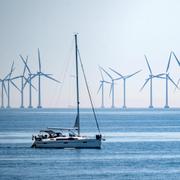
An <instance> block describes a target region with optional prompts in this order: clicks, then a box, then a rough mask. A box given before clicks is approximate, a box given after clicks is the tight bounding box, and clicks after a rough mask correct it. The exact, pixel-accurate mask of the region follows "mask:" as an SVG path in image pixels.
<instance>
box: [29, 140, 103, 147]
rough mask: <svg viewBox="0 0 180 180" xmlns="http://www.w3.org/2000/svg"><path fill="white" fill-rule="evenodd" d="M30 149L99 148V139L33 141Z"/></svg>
mask: <svg viewBox="0 0 180 180" xmlns="http://www.w3.org/2000/svg"><path fill="white" fill-rule="evenodd" d="M32 147H35V148H96V149H100V148H101V139H95V138H82V139H73V140H57V139H46V140H41V141H38V140H35V141H34V143H33V145H32Z"/></svg>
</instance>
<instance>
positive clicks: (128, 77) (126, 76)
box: [126, 70, 142, 78]
mask: <svg viewBox="0 0 180 180" xmlns="http://www.w3.org/2000/svg"><path fill="white" fill-rule="evenodd" d="M141 71H142V70H139V71H136V72H135V73H133V74H131V75H128V76H126V78H130V77H132V76H134V75H135V74H137V73H139V72H141Z"/></svg>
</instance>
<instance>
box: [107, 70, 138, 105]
mask: <svg viewBox="0 0 180 180" xmlns="http://www.w3.org/2000/svg"><path fill="white" fill-rule="evenodd" d="M109 69H110V70H111V71H113V72H114V73H116V74H117V75H119V76H120V78H119V79H123V108H126V80H127V79H128V78H130V77H132V76H134V75H136V74H137V73H139V72H140V71H141V70H139V71H137V72H135V73H133V74H130V75H126V76H123V75H122V74H120V73H119V72H117V71H115V70H114V69H112V68H109Z"/></svg>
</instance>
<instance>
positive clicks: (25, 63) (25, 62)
mask: <svg viewBox="0 0 180 180" xmlns="http://www.w3.org/2000/svg"><path fill="white" fill-rule="evenodd" d="M19 56H20V58H21V60H22V61H23V63H24V65H25V66H26V68H27V70H28V72H29V73H30V74H31V71H30V68H29V66H28V65H27V60H28V56H26V61H25V60H24V58H23V57H22V55H21V54H20V55H19Z"/></svg>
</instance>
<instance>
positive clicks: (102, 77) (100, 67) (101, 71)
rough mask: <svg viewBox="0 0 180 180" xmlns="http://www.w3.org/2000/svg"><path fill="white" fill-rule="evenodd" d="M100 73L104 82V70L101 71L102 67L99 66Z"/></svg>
mask: <svg viewBox="0 0 180 180" xmlns="http://www.w3.org/2000/svg"><path fill="white" fill-rule="evenodd" d="M99 71H100V74H101V78H102V80H103V81H104V77H103V74H102V69H101V67H100V66H99Z"/></svg>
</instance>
